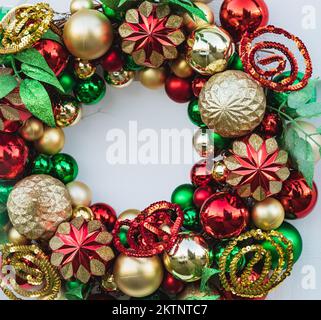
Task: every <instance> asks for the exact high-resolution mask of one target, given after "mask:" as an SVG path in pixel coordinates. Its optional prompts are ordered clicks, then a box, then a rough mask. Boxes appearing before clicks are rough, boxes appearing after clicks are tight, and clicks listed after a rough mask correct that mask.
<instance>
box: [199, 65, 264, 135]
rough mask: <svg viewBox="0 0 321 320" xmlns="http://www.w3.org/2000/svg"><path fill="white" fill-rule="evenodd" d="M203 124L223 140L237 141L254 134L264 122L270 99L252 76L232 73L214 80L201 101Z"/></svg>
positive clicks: (226, 73)
mask: <svg viewBox="0 0 321 320" xmlns="http://www.w3.org/2000/svg"><path fill="white" fill-rule="evenodd" d="M199 107H200V113H201V117H202V120H203V122H204V123H205V124H206V125H207V127H208V128H209V129H211V130H213V131H215V132H216V133H218V134H219V135H221V136H222V137H226V138H235V137H239V136H244V135H246V134H248V133H250V132H252V131H253V130H254V129H255V128H256V127H257V126H258V125H259V124H260V123H261V121H262V120H263V117H264V114H265V109H266V97H265V94H264V90H263V88H262V87H261V86H260V85H259V84H258V83H257V82H256V81H254V80H253V79H252V78H251V77H250V76H249V75H248V74H246V73H245V72H242V71H237V70H228V71H225V72H221V73H218V74H216V75H214V76H212V77H211V78H210V79H209V80H208V81H207V82H206V84H205V86H204V87H203V89H202V91H201V94H200V97H199Z"/></svg>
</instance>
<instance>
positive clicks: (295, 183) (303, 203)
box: [277, 171, 318, 219]
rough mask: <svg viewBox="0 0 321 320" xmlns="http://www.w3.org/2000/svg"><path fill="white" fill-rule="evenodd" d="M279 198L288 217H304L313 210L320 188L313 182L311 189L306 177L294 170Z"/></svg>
mask: <svg viewBox="0 0 321 320" xmlns="http://www.w3.org/2000/svg"><path fill="white" fill-rule="evenodd" d="M277 198H278V200H279V201H280V202H281V203H282V205H283V207H284V209H285V217H286V219H302V218H304V217H306V216H307V215H309V214H310V213H311V212H312V211H313V209H314V207H315V205H316V203H317V200H318V189H317V186H316V184H315V183H313V188H312V190H311V189H310V187H309V186H308V184H307V182H306V180H305V179H304V177H303V176H302V175H301V174H300V173H299V172H297V171H293V172H292V173H291V175H290V177H289V179H288V180H286V181H285V182H284V184H283V188H282V191H281V192H280V193H279V194H278V195H277Z"/></svg>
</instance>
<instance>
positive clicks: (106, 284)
mask: <svg viewBox="0 0 321 320" xmlns="http://www.w3.org/2000/svg"><path fill="white" fill-rule="evenodd" d="M101 286H102V288H103V289H104V290H105V291H107V292H113V291H117V290H118V287H117V284H116V282H115V277H114V274H113V273H112V272H111V271H107V273H106V274H105V275H104V276H103V277H102V279H101Z"/></svg>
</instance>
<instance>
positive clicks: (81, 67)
mask: <svg viewBox="0 0 321 320" xmlns="http://www.w3.org/2000/svg"><path fill="white" fill-rule="evenodd" d="M74 70H75V73H76V75H77V77H78V78H79V79H81V80H85V79H88V78H90V77H92V76H93V75H94V74H95V72H96V67H95V66H94V65H93V64H92V63H91V62H89V61H86V60H81V59H76V61H75V63H74Z"/></svg>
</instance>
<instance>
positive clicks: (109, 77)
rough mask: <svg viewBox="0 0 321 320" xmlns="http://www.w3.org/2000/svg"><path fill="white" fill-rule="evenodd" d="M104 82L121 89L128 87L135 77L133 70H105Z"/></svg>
mask: <svg viewBox="0 0 321 320" xmlns="http://www.w3.org/2000/svg"><path fill="white" fill-rule="evenodd" d="M105 79H106V82H107V83H108V84H109V85H111V86H112V87H114V88H118V89H122V88H126V87H128V86H129V85H130V84H131V83H132V82H133V81H134V79H135V72H134V71H130V70H124V69H122V70H120V71H114V72H106V74H105Z"/></svg>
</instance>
